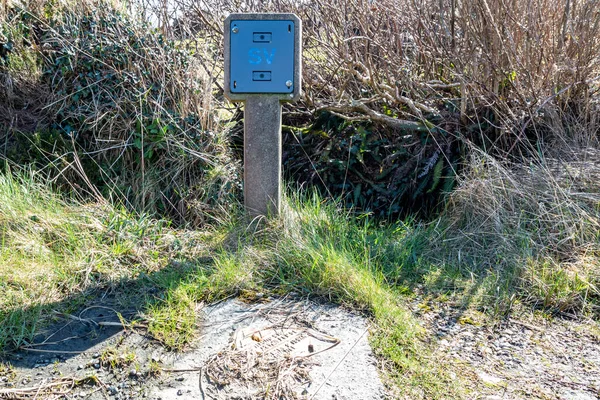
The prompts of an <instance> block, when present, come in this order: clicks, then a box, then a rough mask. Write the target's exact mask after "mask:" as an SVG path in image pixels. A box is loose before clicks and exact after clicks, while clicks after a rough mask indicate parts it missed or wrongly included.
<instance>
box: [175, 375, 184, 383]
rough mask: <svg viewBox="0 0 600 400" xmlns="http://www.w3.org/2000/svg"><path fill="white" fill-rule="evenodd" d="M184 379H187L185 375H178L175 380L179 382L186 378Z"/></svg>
mask: <svg viewBox="0 0 600 400" xmlns="http://www.w3.org/2000/svg"><path fill="white" fill-rule="evenodd" d="M184 379H185V378H184V377H183V376H178V377H177V378H175V380H176V381H177V382H183V380H184Z"/></svg>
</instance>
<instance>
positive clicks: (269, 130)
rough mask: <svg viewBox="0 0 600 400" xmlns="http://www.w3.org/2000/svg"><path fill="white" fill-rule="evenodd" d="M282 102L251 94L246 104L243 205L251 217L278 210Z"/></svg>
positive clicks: (270, 97)
mask: <svg viewBox="0 0 600 400" xmlns="http://www.w3.org/2000/svg"><path fill="white" fill-rule="evenodd" d="M280 204H281V103H280V101H279V99H278V98H277V97H274V96H272V95H270V94H256V95H248V97H247V98H246V104H245V106H244V205H245V207H246V210H247V212H248V214H249V217H250V218H255V217H257V216H272V215H277V214H278V213H279V207H280Z"/></svg>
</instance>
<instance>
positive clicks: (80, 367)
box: [77, 364, 85, 371]
mask: <svg viewBox="0 0 600 400" xmlns="http://www.w3.org/2000/svg"><path fill="white" fill-rule="evenodd" d="M84 368H85V367H84V366H83V364H79V365H78V366H77V370H78V371H79V370H82V369H84Z"/></svg>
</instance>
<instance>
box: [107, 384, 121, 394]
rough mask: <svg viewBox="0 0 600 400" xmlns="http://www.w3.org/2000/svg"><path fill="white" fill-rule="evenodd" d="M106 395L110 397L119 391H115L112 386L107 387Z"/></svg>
mask: <svg viewBox="0 0 600 400" xmlns="http://www.w3.org/2000/svg"><path fill="white" fill-rule="evenodd" d="M108 393H110V395H111V396H114V395H116V394H117V393H119V389H117V388H116V387H114V386H109V387H108Z"/></svg>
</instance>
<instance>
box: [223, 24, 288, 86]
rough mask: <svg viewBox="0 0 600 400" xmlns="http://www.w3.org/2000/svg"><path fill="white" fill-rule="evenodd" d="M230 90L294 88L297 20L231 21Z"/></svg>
mask: <svg viewBox="0 0 600 400" xmlns="http://www.w3.org/2000/svg"><path fill="white" fill-rule="evenodd" d="M229 28H230V37H231V39H230V40H231V42H230V47H229V51H230V55H229V56H230V60H231V61H230V71H229V73H230V79H229V86H230V87H229V90H230V91H231V93H292V92H293V91H294V43H295V40H294V39H295V38H294V35H295V29H294V21H286V20H276V21H269V20H232V21H231V23H230V27H229Z"/></svg>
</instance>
